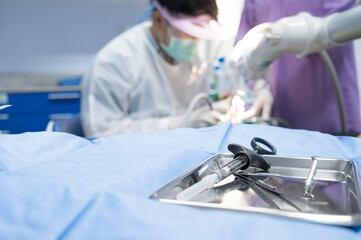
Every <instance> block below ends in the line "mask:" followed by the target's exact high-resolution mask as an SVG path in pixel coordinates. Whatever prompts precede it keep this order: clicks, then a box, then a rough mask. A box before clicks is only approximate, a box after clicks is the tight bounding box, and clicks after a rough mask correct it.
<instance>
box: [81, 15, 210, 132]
mask: <svg viewBox="0 0 361 240" xmlns="http://www.w3.org/2000/svg"><path fill="white" fill-rule="evenodd" d="M150 26H151V23H150V22H145V23H142V24H139V25H137V26H135V27H133V28H131V29H129V30H127V31H126V32H124V33H122V34H120V35H119V36H117V37H116V38H115V39H113V40H112V41H111V42H109V43H108V44H107V45H106V46H105V47H104V48H103V49H101V50H100V52H99V53H98V54H97V56H96V57H95V59H94V62H93V63H92V66H91V68H90V70H89V71H88V72H87V73H86V74H85V76H84V79H83V82H82V104H81V120H82V126H83V129H84V132H85V135H86V136H87V137H103V136H110V135H116V134H121V133H134V132H144V131H158V130H166V129H168V123H169V118H168V117H169V116H172V115H181V114H184V113H185V112H186V109H187V107H188V105H189V103H190V101H191V100H192V99H193V97H194V96H195V95H197V93H200V92H206V91H207V89H208V84H207V81H206V79H205V78H204V77H201V76H200V74H199V72H200V71H197V69H200V68H199V67H200V65H201V61H200V60H199V58H198V57H196V58H195V59H193V60H192V61H187V62H181V63H178V64H176V65H171V64H169V63H168V62H166V61H165V60H164V58H163V56H162V55H161V53H160V52H159V49H158V46H157V44H156V42H155V40H154V38H153V37H152V35H151V33H150V31H149V27H150Z"/></svg>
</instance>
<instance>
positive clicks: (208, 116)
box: [168, 106, 221, 129]
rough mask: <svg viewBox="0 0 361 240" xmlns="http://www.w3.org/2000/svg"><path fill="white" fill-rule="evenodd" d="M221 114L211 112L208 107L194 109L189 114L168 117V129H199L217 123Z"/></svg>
mask: <svg viewBox="0 0 361 240" xmlns="http://www.w3.org/2000/svg"><path fill="white" fill-rule="evenodd" d="M220 117H221V113H219V112H218V111H214V110H211V109H210V108H209V106H204V107H202V108H199V109H196V110H194V111H193V112H191V113H190V114H184V115H180V116H170V117H168V129H174V128H178V127H191V128H201V127H209V126H213V125H216V124H218V123H219V121H220Z"/></svg>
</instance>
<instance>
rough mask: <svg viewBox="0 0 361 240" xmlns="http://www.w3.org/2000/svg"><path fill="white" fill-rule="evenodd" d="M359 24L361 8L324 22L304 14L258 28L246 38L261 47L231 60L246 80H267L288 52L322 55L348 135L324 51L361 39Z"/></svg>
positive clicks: (241, 51) (239, 52)
mask: <svg viewBox="0 0 361 240" xmlns="http://www.w3.org/2000/svg"><path fill="white" fill-rule="evenodd" d="M360 21H361V7H356V8H353V9H350V10H348V11H345V12H342V13H335V14H332V15H330V16H328V17H326V18H323V19H321V18H317V17H313V16H311V15H310V14H308V13H305V12H302V13H299V14H298V15H296V16H292V17H286V18H282V19H280V20H278V21H277V22H275V23H265V24H261V25H259V26H257V27H255V28H254V29H252V30H251V31H250V32H249V33H247V35H246V36H245V38H244V39H245V40H247V41H248V42H249V43H250V42H251V43H252V44H254V42H257V41H258V44H257V45H256V46H255V47H254V49H251V48H250V47H247V46H239V47H238V49H236V50H235V52H234V53H233V56H232V58H233V60H236V61H238V64H239V70H240V72H241V74H242V75H243V76H244V77H245V78H247V79H250V80H257V79H259V78H262V77H264V75H265V74H266V73H267V71H268V69H269V66H270V65H271V63H272V62H273V61H274V60H275V59H277V58H278V57H280V56H281V55H282V54H283V53H285V52H289V53H294V54H296V55H297V56H298V57H303V56H307V55H308V54H311V53H314V52H320V56H321V58H322V60H323V61H324V62H325V64H326V66H327V68H328V70H329V72H330V75H331V80H332V83H333V85H334V88H335V92H336V96H337V100H338V106H339V112H340V119H341V125H342V132H343V133H346V120H345V119H346V117H345V113H344V112H345V111H344V103H343V98H342V95H341V90H340V87H339V83H338V77H337V74H336V71H335V70H334V66H333V64H332V61H330V58H329V56H328V55H327V53H326V52H325V51H324V50H325V49H327V48H331V47H334V46H337V45H341V44H343V43H347V42H349V41H351V40H354V39H357V38H360V37H361V25H360ZM242 41H243V40H242ZM245 42H246V41H245Z"/></svg>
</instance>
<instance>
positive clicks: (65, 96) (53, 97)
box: [48, 92, 80, 100]
mask: <svg viewBox="0 0 361 240" xmlns="http://www.w3.org/2000/svg"><path fill="white" fill-rule="evenodd" d="M79 98H80V93H77V92H71V93H49V94H48V99H49V100H64V99H79Z"/></svg>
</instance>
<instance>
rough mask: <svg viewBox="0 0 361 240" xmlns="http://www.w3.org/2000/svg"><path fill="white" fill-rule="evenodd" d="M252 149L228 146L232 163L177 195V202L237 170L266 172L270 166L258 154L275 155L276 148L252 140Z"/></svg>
mask: <svg viewBox="0 0 361 240" xmlns="http://www.w3.org/2000/svg"><path fill="white" fill-rule="evenodd" d="M257 142H259V143H262V144H264V145H266V146H267V147H269V148H270V149H271V151H268V150H266V149H263V148H262V147H261V146H260V145H258V144H257ZM251 143H252V147H253V149H254V150H255V151H254V152H253V151H251V150H249V149H247V148H245V147H243V146H241V145H237V144H230V145H228V149H229V150H230V151H231V152H233V153H234V157H233V161H232V162H230V163H229V164H227V165H226V166H224V167H222V168H219V169H217V170H215V171H214V172H211V173H210V174H208V175H207V176H205V177H204V178H202V179H201V180H200V181H199V182H197V183H195V184H194V185H192V186H190V187H189V188H187V189H185V190H184V191H182V192H180V193H179V194H178V195H177V200H188V199H190V198H192V197H194V196H195V195H196V194H198V193H200V192H202V191H203V190H205V189H208V188H211V187H213V186H214V185H215V184H216V183H218V182H220V181H222V180H223V179H225V178H227V177H228V176H229V175H231V174H233V173H235V172H236V171H238V170H239V169H241V170H244V169H247V168H248V167H249V166H253V167H257V168H260V169H263V170H264V171H267V170H268V169H269V168H270V167H271V165H270V164H269V163H268V162H267V161H266V160H264V159H263V158H262V157H261V156H260V155H259V153H267V154H276V148H275V147H274V146H272V145H271V144H270V143H268V142H267V141H266V140H264V139H261V138H254V139H252V142H251Z"/></svg>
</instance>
